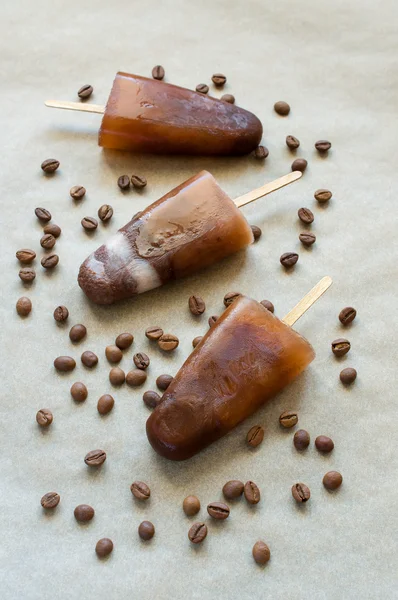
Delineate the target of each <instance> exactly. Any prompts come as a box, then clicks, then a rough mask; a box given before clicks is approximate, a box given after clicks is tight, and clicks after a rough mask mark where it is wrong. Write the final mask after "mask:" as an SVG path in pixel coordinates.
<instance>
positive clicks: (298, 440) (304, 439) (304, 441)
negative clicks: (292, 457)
mask: <svg viewBox="0 0 398 600" xmlns="http://www.w3.org/2000/svg"><path fill="white" fill-rule="evenodd" d="M293 444H294V447H295V448H296V450H305V449H306V448H308V446H309V445H310V434H309V433H308V431H305V429H299V430H298V431H296V433H295V434H294V437H293Z"/></svg>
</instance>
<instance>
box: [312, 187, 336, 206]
mask: <svg viewBox="0 0 398 600" xmlns="http://www.w3.org/2000/svg"><path fill="white" fill-rule="evenodd" d="M332 196H333V194H332V192H330V191H329V190H324V189H319V190H316V192H315V193H314V198H315V200H318V202H320V203H321V204H323V203H324V202H328V201H329V200H330V199H331V197H332Z"/></svg>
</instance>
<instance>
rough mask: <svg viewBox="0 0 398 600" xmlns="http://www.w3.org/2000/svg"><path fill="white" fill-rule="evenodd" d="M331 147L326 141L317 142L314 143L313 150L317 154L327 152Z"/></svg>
mask: <svg viewBox="0 0 398 600" xmlns="http://www.w3.org/2000/svg"><path fill="white" fill-rule="evenodd" d="M331 147H332V144H331V143H330V142H329V141H328V140H318V141H317V142H315V148H316V149H317V150H318V152H322V153H323V152H327V151H328V150H330V148H331Z"/></svg>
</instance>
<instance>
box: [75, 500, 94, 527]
mask: <svg viewBox="0 0 398 600" xmlns="http://www.w3.org/2000/svg"><path fill="white" fill-rule="evenodd" d="M73 514H74V515H75V519H76V521H79V522H80V523H87V522H88V521H91V519H92V518H93V517H94V509H93V507H92V506H90V505H89V504H79V506H76V508H75V510H74V511H73Z"/></svg>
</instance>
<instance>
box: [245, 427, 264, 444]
mask: <svg viewBox="0 0 398 600" xmlns="http://www.w3.org/2000/svg"><path fill="white" fill-rule="evenodd" d="M263 439H264V429H263V428H262V427H261V426H260V425H254V427H251V428H250V429H249V431H248V432H247V435H246V442H247V443H248V445H249V446H251V447H252V448H256V447H257V446H259V445H260V444H261V442H262V441H263Z"/></svg>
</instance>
